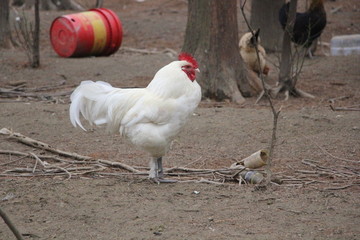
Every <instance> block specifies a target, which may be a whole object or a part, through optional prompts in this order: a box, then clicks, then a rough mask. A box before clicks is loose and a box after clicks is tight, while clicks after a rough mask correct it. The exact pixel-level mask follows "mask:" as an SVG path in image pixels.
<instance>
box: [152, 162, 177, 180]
mask: <svg viewBox="0 0 360 240" xmlns="http://www.w3.org/2000/svg"><path fill="white" fill-rule="evenodd" d="M149 177H150V179H151V180H153V181H154V182H155V183H175V182H177V181H176V180H172V179H164V169H163V166H162V157H159V158H154V157H153V158H152V159H151V162H150V173H149Z"/></svg>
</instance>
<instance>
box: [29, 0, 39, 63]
mask: <svg viewBox="0 0 360 240" xmlns="http://www.w3.org/2000/svg"><path fill="white" fill-rule="evenodd" d="M39 1H40V0H35V29H34V32H32V34H34V37H33V39H34V42H33V46H32V48H33V49H32V50H33V53H32V58H33V59H32V62H31V67H32V68H37V67H39V66H40V13H39V5H40V4H39Z"/></svg>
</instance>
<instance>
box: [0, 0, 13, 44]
mask: <svg viewBox="0 0 360 240" xmlns="http://www.w3.org/2000/svg"><path fill="white" fill-rule="evenodd" d="M9 11H10V8H9V0H0V48H9V47H10V46H11V36H10V23H9Z"/></svg>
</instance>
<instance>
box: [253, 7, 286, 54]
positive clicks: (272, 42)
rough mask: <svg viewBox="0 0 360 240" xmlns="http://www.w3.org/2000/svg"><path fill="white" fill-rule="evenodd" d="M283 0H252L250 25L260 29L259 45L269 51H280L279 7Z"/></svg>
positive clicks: (281, 33)
mask: <svg viewBox="0 0 360 240" xmlns="http://www.w3.org/2000/svg"><path fill="white" fill-rule="evenodd" d="M283 4H284V0H252V3H251V18H250V25H251V27H252V28H253V29H258V28H260V29H261V45H262V46H263V47H264V48H265V49H266V50H267V51H271V52H277V51H281V47H282V45H281V44H282V35H283V30H282V29H281V25H280V23H279V9H280V8H281V6H282V5H283Z"/></svg>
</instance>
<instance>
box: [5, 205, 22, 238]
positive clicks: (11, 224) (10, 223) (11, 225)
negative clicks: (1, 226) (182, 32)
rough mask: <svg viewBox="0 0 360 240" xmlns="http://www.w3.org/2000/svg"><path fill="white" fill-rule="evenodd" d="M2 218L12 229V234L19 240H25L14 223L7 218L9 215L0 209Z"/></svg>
mask: <svg viewBox="0 0 360 240" xmlns="http://www.w3.org/2000/svg"><path fill="white" fill-rule="evenodd" d="M0 216H1V218H2V219H3V220H4V222H5V223H6V225H7V226H8V227H9V228H10V230H11V231H12V233H13V234H14V235H15V237H16V239H17V240H24V238H23V237H22V235H21V233H20V232H19V230H17V228H16V227H15V225H14V224H13V223H12V221H11V220H10V218H9V217H8V216H7V214H6V213H5V212H4V211H3V210H1V208H0Z"/></svg>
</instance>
